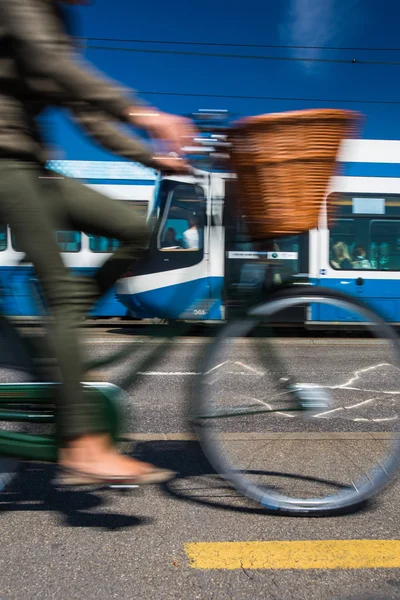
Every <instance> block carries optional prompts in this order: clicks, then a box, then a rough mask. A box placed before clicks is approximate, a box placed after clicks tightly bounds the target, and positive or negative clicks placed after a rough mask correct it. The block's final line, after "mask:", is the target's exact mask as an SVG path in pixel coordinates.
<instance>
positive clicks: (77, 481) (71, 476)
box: [58, 467, 175, 486]
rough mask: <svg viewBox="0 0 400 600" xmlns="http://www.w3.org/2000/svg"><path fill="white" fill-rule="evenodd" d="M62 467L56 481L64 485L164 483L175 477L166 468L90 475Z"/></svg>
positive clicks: (172, 472)
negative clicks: (134, 472) (129, 474)
mask: <svg viewBox="0 0 400 600" xmlns="http://www.w3.org/2000/svg"><path fill="white" fill-rule="evenodd" d="M61 468H62V474H61V476H60V477H59V478H58V483H59V484H60V485H65V486H78V485H127V486H129V485H149V484H154V483H164V482H166V481H170V480H171V479H173V478H174V477H175V473H174V471H168V470H167V469H157V468H154V469H152V470H151V471H149V472H148V473H142V474H140V475H132V476H127V475H116V476H108V475H92V474H91V473H84V472H83V471H79V470H76V469H67V468H66V467H61Z"/></svg>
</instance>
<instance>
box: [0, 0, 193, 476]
mask: <svg viewBox="0 0 400 600" xmlns="http://www.w3.org/2000/svg"><path fill="white" fill-rule="evenodd" d="M64 4H85V1H84V0H64ZM54 106H60V107H65V108H67V109H69V110H70V111H72V112H73V116H74V118H75V119H76V120H77V121H78V122H79V123H80V124H81V125H83V126H84V127H85V128H86V130H88V132H89V133H90V134H91V135H93V136H94V138H95V139H96V140H97V141H99V142H100V143H101V144H102V145H104V146H106V147H107V148H108V149H110V150H112V151H114V152H115V153H117V154H120V155H122V156H125V157H126V158H129V159H131V160H135V161H139V162H141V163H142V164H144V165H147V166H149V167H153V168H155V169H164V170H171V171H185V170H187V166H186V164H185V163H184V161H183V160H181V159H179V158H171V156H169V155H167V156H156V155H155V153H154V152H152V151H151V148H146V147H145V145H144V144H142V143H139V142H138V141H137V140H135V138H133V137H132V138H131V137H129V136H128V135H125V134H122V133H121V132H120V131H119V130H118V124H119V123H125V124H126V123H128V124H131V125H132V126H134V127H138V128H140V129H143V130H145V131H147V132H148V133H149V134H150V136H151V137H152V138H157V139H160V140H163V141H164V142H165V144H166V147H167V150H168V151H173V152H175V153H179V150H180V148H181V146H182V145H183V143H184V142H183V140H182V138H184V137H188V136H190V137H191V136H192V135H193V132H192V128H191V125H190V123H189V122H188V121H186V120H184V119H182V118H180V117H177V116H173V115H168V114H164V113H161V112H159V111H157V110H155V109H154V108H151V107H149V106H146V105H144V104H143V103H141V102H139V101H138V99H137V98H135V96H134V95H133V94H132V92H129V91H128V90H124V89H122V87H121V86H119V85H118V84H116V83H115V82H113V81H111V80H109V79H107V78H106V77H105V76H104V75H102V74H101V73H99V72H97V71H95V70H94V68H92V67H91V66H89V65H88V64H86V63H84V62H83V61H82V60H81V59H78V57H77V55H76V53H75V49H74V45H73V40H72V38H71V36H70V35H69V34H68V32H67V27H66V24H65V20H64V18H63V13H62V10H61V6H60V5H59V2H58V1H57V0H0V218H1V219H2V220H3V222H6V223H8V224H9V225H10V227H11V228H12V230H13V232H14V235H15V236H16V239H17V242H18V246H19V247H20V248H21V250H22V251H23V252H25V253H26V255H27V257H28V258H29V260H30V261H31V262H32V263H33V265H34V267H35V271H36V273H37V276H38V278H39V280H40V282H41V285H42V287H43V290H44V294H45V298H46V301H47V305H48V308H49V311H50V314H51V315H52V317H53V319H52V324H51V332H50V341H51V344H52V349H53V352H54V355H55V356H56V358H57V360H58V365H59V368H60V371H61V380H62V383H63V385H62V390H61V392H60V397H59V401H58V411H57V423H58V433H59V437H60V453H59V464H60V465H61V466H62V467H63V468H64V476H63V480H64V482H65V483H75V484H78V483H107V482H115V481H117V482H123V483H154V482H158V481H164V480H166V479H169V478H170V477H171V476H172V474H171V473H170V472H169V471H162V470H159V469H156V468H155V467H153V466H152V465H149V464H146V463H142V462H140V461H137V460H134V459H132V458H128V457H126V456H122V455H120V454H119V453H118V452H117V451H116V449H115V448H114V447H113V445H112V442H111V439H110V438H109V436H108V434H107V433H106V432H107V427H106V426H105V424H104V423H103V422H102V419H101V414H100V410H99V406H98V405H97V403H92V404H91V403H90V402H89V401H88V400H86V399H85V400H84V396H83V394H82V389H81V385H80V381H81V376H82V368H83V367H82V359H81V353H80V346H79V343H78V332H77V324H78V323H79V322H80V321H81V320H82V318H83V316H84V314H85V313H86V312H87V310H88V309H89V308H90V306H91V305H92V303H93V302H94V301H96V299H97V298H98V297H99V296H100V295H101V294H103V293H104V292H106V291H107V290H108V289H110V288H111V287H112V285H113V283H114V282H115V280H116V279H117V278H118V277H119V276H120V275H121V274H122V273H123V272H124V271H125V270H126V268H127V267H128V266H129V265H130V264H131V263H132V261H133V260H134V259H135V258H136V257H137V256H138V254H139V253H140V251H141V250H142V248H143V247H144V246H145V245H146V242H147V232H146V227H145V223H144V221H143V220H141V219H140V218H139V217H138V215H137V214H135V212H133V210H132V208H131V207H127V206H125V205H124V204H123V203H118V202H116V201H114V200H110V199H108V198H105V197H103V196H101V195H99V194H97V193H96V192H94V191H93V190H90V189H88V188H87V187H85V186H83V185H81V184H79V183H78V182H76V181H73V180H69V179H66V178H64V179H63V178H61V179H60V177H59V176H57V177H55V174H52V173H51V172H49V171H48V170H46V169H45V167H44V165H45V162H46V159H47V156H46V147H45V143H44V141H43V136H42V132H41V131H40V126H39V117H40V115H41V113H42V112H43V111H44V110H45V109H46V108H48V107H54ZM56 229H64V230H65V229H77V230H80V231H85V232H88V233H92V234H95V235H102V236H106V237H111V238H117V239H119V240H120V241H122V242H123V244H122V245H121V246H120V248H119V249H118V250H117V252H116V253H115V254H114V255H113V256H112V257H111V259H109V260H108V261H107V262H106V263H105V264H104V265H103V267H102V268H101V269H100V270H99V271H98V273H97V275H96V277H95V279H94V280H89V279H85V278H78V277H72V276H71V274H70V273H69V271H68V270H67V269H66V268H65V267H64V265H63V262H62V259H61V256H60V252H59V248H58V246H57V244H56V241H55V237H54V231H55V230H56Z"/></svg>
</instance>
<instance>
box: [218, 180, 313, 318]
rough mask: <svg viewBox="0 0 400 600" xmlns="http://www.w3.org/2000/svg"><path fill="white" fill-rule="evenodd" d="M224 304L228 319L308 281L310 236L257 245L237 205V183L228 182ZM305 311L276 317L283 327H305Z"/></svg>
mask: <svg viewBox="0 0 400 600" xmlns="http://www.w3.org/2000/svg"><path fill="white" fill-rule="evenodd" d="M223 222H224V226H225V282H224V283H225V284H224V301H225V307H226V312H227V315H228V316H229V317H232V314H235V315H236V314H237V315H240V314H241V313H243V312H244V311H245V310H246V308H248V307H249V306H250V305H253V304H257V303H259V302H262V301H264V300H265V299H266V297H267V293H268V290H269V289H271V288H277V287H279V286H281V285H282V284H285V283H287V282H289V281H293V282H296V283H301V282H304V281H307V280H308V237H309V236H308V233H307V234H304V235H292V236H285V237H277V238H269V239H264V240H260V241H257V242H255V241H254V240H252V239H251V238H250V236H249V235H248V232H247V231H246V225H245V222H244V219H243V216H242V215H241V212H240V208H239V206H238V204H237V194H236V181H235V180H226V181H225V202H224V215H223ZM304 320H305V313H304V309H303V308H301V307H299V308H295V309H288V310H287V311H285V312H282V313H281V314H279V315H277V321H279V322H280V323H303V322H304Z"/></svg>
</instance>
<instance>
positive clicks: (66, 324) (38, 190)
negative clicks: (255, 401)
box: [0, 160, 170, 483]
mask: <svg viewBox="0 0 400 600" xmlns="http://www.w3.org/2000/svg"><path fill="white" fill-rule="evenodd" d="M40 175H41V172H40V169H39V167H38V166H37V165H35V164H34V163H23V162H19V161H18V162H17V161H8V160H0V217H1V219H2V220H3V222H8V223H9V224H10V226H11V228H12V229H13V231H14V234H15V236H16V238H17V241H18V245H19V246H20V247H21V249H22V250H23V251H24V252H25V253H26V254H27V257H28V258H29V260H30V261H32V263H33V265H34V267H35V270H36V273H37V275H38V278H39V280H40V282H41V285H42V287H43V291H44V294H45V298H46V301H47V303H48V307H49V310H50V314H51V315H52V317H53V321H52V325H51V329H52V336H51V344H52V350H53V352H54V355H55V357H56V358H57V359H58V364H59V368H60V371H61V380H62V384H63V385H62V393H61V394H60V402H59V410H58V415H57V417H58V425H59V433H60V438H61V442H62V448H61V451H60V460H59V462H61V464H62V465H63V466H65V467H68V468H70V469H74V470H77V471H79V472H81V473H86V474H89V475H91V476H94V477H98V478H100V479H101V478H103V479H106V480H108V479H110V478H112V477H122V478H123V479H127V480H129V479H132V478H134V477H135V476H136V475H138V474H141V475H142V481H141V482H142V483H151V482H153V481H157V480H163V479H165V478H169V476H170V475H169V474H167V473H165V477H164V476H163V474H160V473H157V472H154V470H153V469H152V468H151V467H150V465H146V464H144V463H140V462H139V461H136V460H133V459H129V458H127V457H124V456H120V455H119V454H118V453H117V452H116V451H115V450H114V449H113V448H112V445H111V440H110V439H109V437H108V436H107V434H106V433H105V431H106V430H107V428H106V426H105V424H104V423H103V422H102V419H101V412H100V411H99V405H98V403H97V402H93V403H92V404H90V403H88V402H87V401H86V399H85V402H84V396H83V394H82V390H81V385H80V378H81V365H82V362H81V357H80V352H79V344H78V332H77V324H78V322H79V319H80V316H81V315H80V309H81V305H80V302H79V301H77V298H79V290H78V287H79V286H77V285H76V281H75V278H74V277H72V276H70V274H69V272H68V271H67V270H66V269H65V267H64V265H63V262H62V260H61V257H60V253H59V250H58V247H57V245H56V242H55V239H54V233H53V230H54V228H55V227H57V221H58V219H61V220H62V219H63V218H64V217H65V214H63V213H64V209H63V203H62V201H60V200H59V198H57V197H54V198H53V199H52V201H53V202H54V206H53V209H52V212H51V214H49V212H48V211H47V210H46V206H47V203H48V200H46V201H44V200H43V198H44V197H45V196H46V194H47V191H48V189H47V188H46V186H43V180H42V179H40ZM45 188H46V189H45ZM56 204H57V208H56ZM151 472H153V478H152V476H151ZM147 473H149V475H148V476H147V479H146V477H145V475H146V474H147ZM143 477H144V479H143Z"/></svg>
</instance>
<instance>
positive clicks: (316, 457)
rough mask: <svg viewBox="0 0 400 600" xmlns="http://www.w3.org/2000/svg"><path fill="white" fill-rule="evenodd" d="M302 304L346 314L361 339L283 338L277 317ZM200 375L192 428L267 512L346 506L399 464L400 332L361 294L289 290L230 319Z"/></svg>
mask: <svg viewBox="0 0 400 600" xmlns="http://www.w3.org/2000/svg"><path fill="white" fill-rule="evenodd" d="M294 307H306V310H307V312H308V314H310V313H314V314H315V312H316V311H320V313H319V314H320V318H327V317H328V316H329V312H330V314H336V315H338V311H340V317H341V318H342V319H346V320H348V322H352V323H356V324H357V327H358V328H359V329H360V331H359V334H358V337H357V338H356V339H346V340H343V339H340V338H339V339H326V338H319V339H318V338H317V339H314V340H313V339H310V338H306V339H288V338H282V337H279V335H277V333H276V332H275V333H274V330H273V326H272V325H271V319H272V318H274V320H276V317H277V316H278V315H279V313H280V312H281V311H283V310H286V309H288V308H294ZM336 318H337V317H336ZM266 324H269V325H268V327H269V333H268V335H266V333H267V329H266ZM361 335H363V337H360V336H361ZM201 372H202V376H201V378H200V381H199V386H198V389H197V396H196V405H195V414H194V426H195V430H196V433H197V436H198V439H199V441H200V443H201V445H202V448H203V450H204V452H205V454H206V456H207V457H208V459H209V461H210V462H211V464H212V465H213V467H214V468H215V470H216V471H217V472H218V473H219V474H220V475H222V476H223V477H224V478H226V479H227V480H228V481H230V482H231V483H232V484H233V485H234V486H235V488H236V489H237V490H238V491H239V492H240V493H242V494H244V495H245V496H247V497H248V498H250V499H252V500H254V501H256V502H257V503H259V504H261V505H262V506H264V507H266V508H267V509H270V510H272V511H276V512H277V513H280V514H288V515H292V516H294V515H297V516H324V515H334V514H339V513H341V512H346V511H348V510H350V509H354V508H356V507H358V506H360V505H361V504H362V503H364V502H365V501H366V500H368V499H369V498H371V497H373V496H374V495H375V494H376V493H378V492H379V491H380V490H381V489H382V488H383V487H384V486H385V485H386V484H387V483H388V481H389V480H390V479H391V477H392V476H393V475H394V473H395V472H396V470H397V469H398V467H399V465H400V437H399V434H398V423H399V419H398V408H399V402H400V381H399V377H398V375H399V340H398V337H397V335H396V333H395V332H394V330H393V329H392V328H391V327H390V326H389V325H388V324H387V323H385V321H384V320H383V319H381V318H380V317H379V316H377V315H376V314H375V313H374V312H373V311H372V310H371V309H369V308H367V307H366V306H365V305H363V304H361V303H360V302H358V301H356V300H354V299H352V298H351V297H348V296H345V295H343V294H341V293H337V292H334V291H332V290H328V289H324V288H310V287H304V288H292V289H288V290H286V291H284V292H281V293H279V294H277V295H275V296H273V297H271V299H270V300H269V301H268V302H266V303H264V304H262V305H260V306H258V307H255V308H253V309H252V310H250V311H249V314H248V317H247V318H245V319H243V320H241V321H237V322H233V323H231V324H228V325H226V326H225V327H224V328H223V329H222V331H221V333H220V334H219V335H218V336H217V338H216V339H215V340H214V342H213V343H212V344H211V346H210V348H209V350H208V352H207V354H206V356H205V358H204V363H203V366H202V369H201ZM299 409H301V410H299ZM271 411H275V412H271Z"/></svg>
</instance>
